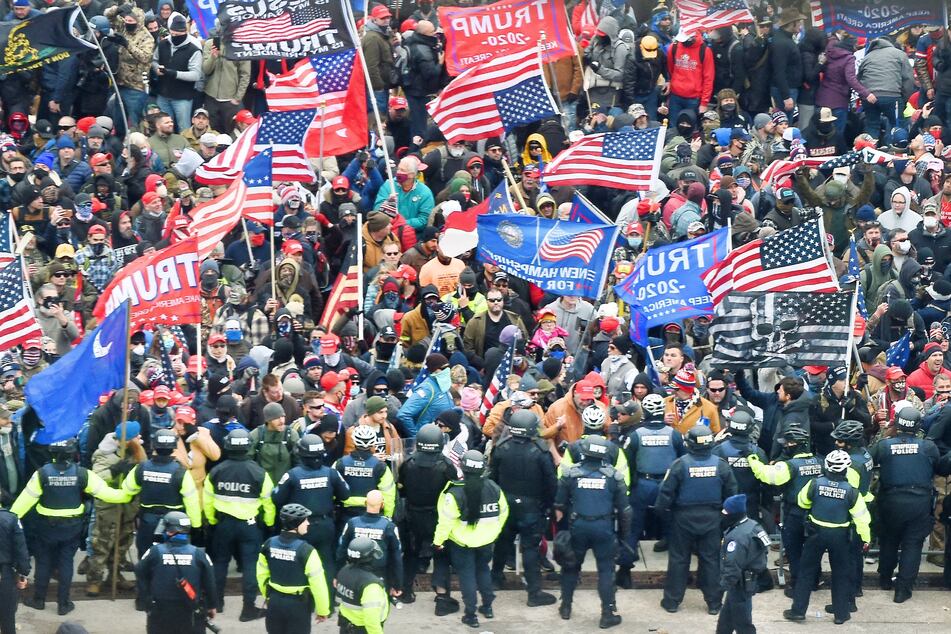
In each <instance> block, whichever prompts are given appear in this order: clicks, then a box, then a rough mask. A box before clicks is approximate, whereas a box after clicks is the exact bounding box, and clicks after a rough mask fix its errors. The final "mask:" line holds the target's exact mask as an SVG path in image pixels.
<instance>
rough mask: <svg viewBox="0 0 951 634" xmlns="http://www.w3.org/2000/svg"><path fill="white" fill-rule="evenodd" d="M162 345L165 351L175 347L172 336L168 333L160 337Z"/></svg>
mask: <svg viewBox="0 0 951 634" xmlns="http://www.w3.org/2000/svg"><path fill="white" fill-rule="evenodd" d="M162 345H163V346H164V347H165V349H166V350H171V349H172V347H173V346H174V345H175V338H174V337H172V335H171V334H168V333H166V334H164V335H162Z"/></svg>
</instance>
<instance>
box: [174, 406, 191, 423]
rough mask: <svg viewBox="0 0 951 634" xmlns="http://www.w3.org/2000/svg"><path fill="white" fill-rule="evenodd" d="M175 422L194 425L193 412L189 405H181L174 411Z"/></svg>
mask: <svg viewBox="0 0 951 634" xmlns="http://www.w3.org/2000/svg"><path fill="white" fill-rule="evenodd" d="M175 420H180V421H182V422H183V423H194V422H195V410H194V409H192V408H191V406H189V405H182V406H181V407H179V408H178V409H176V410H175Z"/></svg>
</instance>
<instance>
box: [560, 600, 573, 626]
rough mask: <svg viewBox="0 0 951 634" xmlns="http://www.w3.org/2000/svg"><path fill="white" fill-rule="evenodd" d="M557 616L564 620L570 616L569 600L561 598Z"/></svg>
mask: <svg viewBox="0 0 951 634" xmlns="http://www.w3.org/2000/svg"><path fill="white" fill-rule="evenodd" d="M558 616H560V617H561V618H562V619H564V620H565V621H567V620H568V619H570V618H571V601H565V600H564V599H562V601H561V606H560V607H559V608H558Z"/></svg>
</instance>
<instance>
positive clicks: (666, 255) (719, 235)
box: [614, 229, 730, 343]
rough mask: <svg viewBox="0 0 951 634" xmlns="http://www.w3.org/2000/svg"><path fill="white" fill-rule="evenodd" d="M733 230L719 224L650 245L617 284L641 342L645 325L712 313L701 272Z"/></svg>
mask: <svg viewBox="0 0 951 634" xmlns="http://www.w3.org/2000/svg"><path fill="white" fill-rule="evenodd" d="M729 239H730V234H729V231H728V230H727V229H720V230H719V231H714V232H713V233H708V234H707V235H705V236H700V237H699V238H696V239H695V240H688V241H687V242H677V243H676V244H670V245H667V246H664V247H657V248H654V249H650V250H648V251H647V253H646V254H645V255H644V257H643V258H641V260H640V261H639V262H638V263H637V265H636V266H635V267H634V270H633V271H631V274H630V275H628V276H627V277H626V278H624V279H623V280H622V281H621V282H620V283H619V284H618V285H617V286H615V287H614V290H615V292H616V293H617V295H618V297H620V298H621V299H623V300H624V301H625V302H627V303H628V304H630V306H631V338H632V339H633V340H634V341H636V342H638V343H642V342H645V341H646V340H647V329H648V328H651V327H653V326H657V325H660V324H667V323H670V322H680V321H682V320H683V319H685V318H687V317H695V316H697V315H708V314H711V313H713V300H711V299H710V293H709V291H707V287H706V286H705V285H704V284H703V280H702V279H700V276H701V275H702V274H703V273H705V272H706V271H707V269H709V268H710V267H711V266H713V265H714V264H716V263H717V262H719V261H720V260H722V259H723V258H725V257H726V254H727V241H728V240H729Z"/></svg>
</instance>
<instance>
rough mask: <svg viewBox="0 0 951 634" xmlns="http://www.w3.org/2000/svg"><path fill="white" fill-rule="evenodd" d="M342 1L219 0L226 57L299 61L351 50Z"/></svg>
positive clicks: (219, 13)
mask: <svg viewBox="0 0 951 634" xmlns="http://www.w3.org/2000/svg"><path fill="white" fill-rule="evenodd" d="M348 9H349V7H346V6H345V5H344V4H343V2H341V1H340V0H256V1H254V2H248V1H247V0H223V1H222V2H221V4H220V5H219V7H218V21H219V22H220V23H221V31H222V40H223V41H224V42H225V50H224V53H225V57H227V58H228V59H234V60H245V59H295V60H296V59H300V58H302V57H312V56H315V55H327V54H329V53H339V52H340V51H345V50H349V49H351V48H353V46H354V42H355V41H356V37H354V35H353V33H352V32H351V30H350V26H349V18H348V16H347V11H348Z"/></svg>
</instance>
